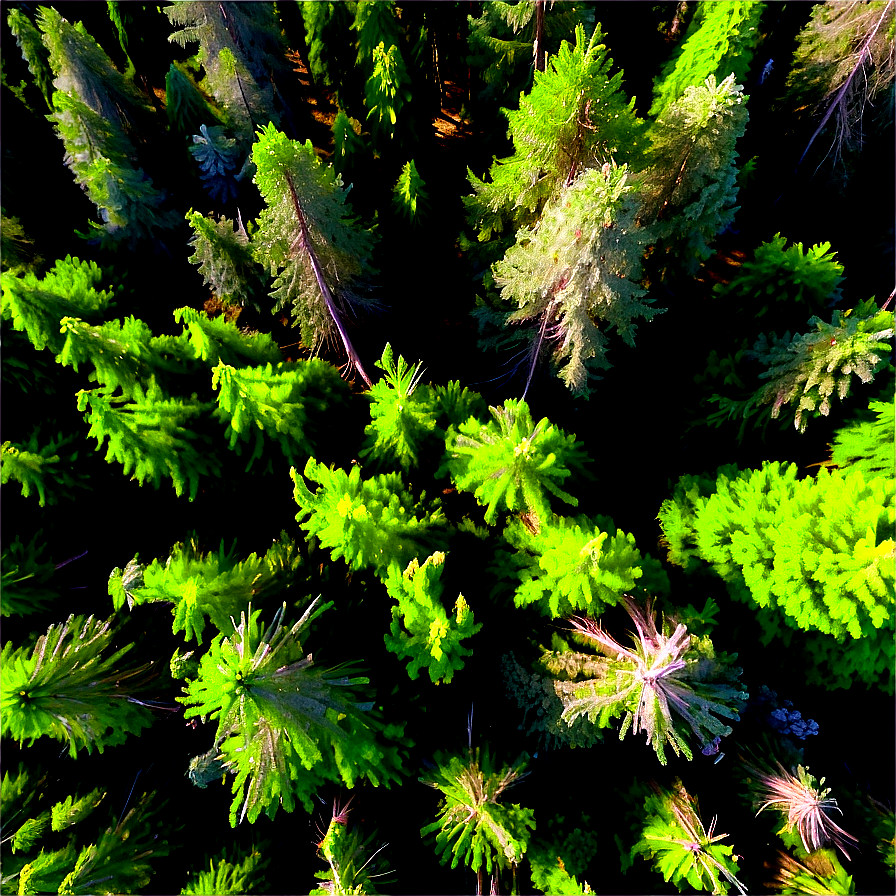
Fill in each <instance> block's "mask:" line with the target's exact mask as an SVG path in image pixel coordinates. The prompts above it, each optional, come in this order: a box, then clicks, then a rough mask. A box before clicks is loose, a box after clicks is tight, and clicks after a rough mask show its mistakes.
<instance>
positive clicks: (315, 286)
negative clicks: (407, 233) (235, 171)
mask: <svg viewBox="0 0 896 896" xmlns="http://www.w3.org/2000/svg"><path fill="white" fill-rule="evenodd" d="M253 159H254V161H255V164H256V166H257V169H258V171H257V173H256V175H255V183H256V184H257V185H258V188H259V190H260V191H261V194H262V196H263V197H264V200H265V203H266V204H267V208H266V209H265V210H264V211H262V213H261V218H260V220H259V228H258V233H257V234H256V235H255V237H254V239H253V241H252V246H253V249H254V252H255V257H256V259H257V260H258V261H260V262H262V263H263V264H264V265H265V266H266V267H268V268H269V269H270V272H271V274H272V275H273V276H276V277H277V279H276V280H275V281H274V290H273V292H272V293H271V295H272V296H273V297H274V299H275V300H276V303H275V310H280V309H282V308H284V307H288V308H289V309H290V312H291V314H292V316H293V317H294V318H296V319H297V322H298V324H299V327H300V331H301V334H302V340H303V342H304V343H305V344H306V345H307V346H308V347H309V348H310V349H312V350H315V349H317V348H318V347H319V346H320V344H321V343H322V342H323V341H324V340H325V339H327V338H328V337H329V336H330V335H331V334H332V333H333V331H334V329H335V330H336V331H337V332H338V333H339V338H340V340H341V341H342V345H343V347H344V348H345V351H346V354H347V355H348V358H349V364H350V365H352V366H354V367H355V368H356V369H357V370H358V373H359V374H360V375H361V377H362V378H363V380H364V381H365V382H366V383H367V384H368V385H372V383H371V381H370V378H369V377H368V375H367V373H366V372H365V371H364V368H363V366H362V365H361V359H360V358H359V357H358V355H357V353H356V352H355V349H354V347H353V346H352V343H351V341H350V339H349V336H348V332H347V330H346V323H347V321H346V318H347V315H348V313H349V312H350V310H351V308H352V306H359V307H365V306H369V305H370V304H371V302H370V300H369V299H367V298H365V297H363V296H362V295H361V293H360V292H359V291H358V288H359V286H360V283H359V281H360V279H361V278H363V276H364V275H365V274H369V273H370V272H371V269H370V262H369V259H370V255H371V252H372V250H373V238H372V236H371V234H370V233H369V232H368V231H366V230H361V229H360V228H359V227H358V226H357V225H356V224H355V222H354V221H353V219H352V218H351V217H350V213H349V211H348V208H347V206H346V202H345V192H344V191H343V189H342V185H341V182H340V181H339V180H338V179H337V178H336V177H335V175H334V173H333V170H332V168H330V167H324V166H323V165H322V164H321V162H320V160H319V159H318V158H317V156H316V155H315V153H314V147H313V146H312V145H311V141H310V140H308V141H307V142H306V143H305V144H304V145H303V144H301V143H298V142H296V141H294V140H289V139H287V137H286V136H285V135H283V134H282V133H280V132H279V131H278V130H277V129H276V128H275V127H274V125H273V124H271V125H269V126H268V127H267V128H265V129H263V130H262V131H261V133H260V135H259V139H258V142H257V143H256V144H255V146H254V147H253Z"/></svg>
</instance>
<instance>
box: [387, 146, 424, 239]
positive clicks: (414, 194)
mask: <svg viewBox="0 0 896 896" xmlns="http://www.w3.org/2000/svg"><path fill="white" fill-rule="evenodd" d="M392 208H393V209H394V210H395V211H396V212H397V213H398V215H399V216H400V217H401V218H402V219H403V220H405V221H407V223H409V224H412V225H414V226H415V227H419V226H420V225H421V224H423V223H425V221H426V219H427V218H428V217H429V214H430V211H431V209H430V205H429V193H427V192H426V184H425V183H424V182H423V178H422V177H420V174H419V172H418V171H417V166H416V165H415V164H414V160H413V159H411V161H410V162H405V163H404V167H403V168H402V169H401V174H399V175H398V180H397V181H396V182H395V186H394V187H393V188H392Z"/></svg>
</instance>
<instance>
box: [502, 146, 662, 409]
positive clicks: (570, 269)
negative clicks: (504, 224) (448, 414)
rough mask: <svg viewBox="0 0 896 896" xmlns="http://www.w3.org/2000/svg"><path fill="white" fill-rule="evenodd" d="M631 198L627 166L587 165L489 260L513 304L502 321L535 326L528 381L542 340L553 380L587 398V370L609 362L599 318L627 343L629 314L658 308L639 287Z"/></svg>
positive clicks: (639, 245)
mask: <svg viewBox="0 0 896 896" xmlns="http://www.w3.org/2000/svg"><path fill="white" fill-rule="evenodd" d="M638 203H639V200H638V199H637V194H636V192H635V187H634V186H633V184H630V183H629V172H628V169H627V168H626V166H624V165H623V166H622V167H621V168H617V167H616V166H615V164H612V165H611V164H609V163H608V164H606V165H604V166H603V168H602V169H597V168H591V169H589V170H587V171H585V172H584V173H582V174H581V176H579V177H578V178H577V179H576V180H575V181H572V182H570V183H569V184H568V185H567V186H565V187H563V188H562V189H561V191H560V195H559V196H558V197H557V199H556V201H552V202H550V203H549V204H548V205H547V206H546V207H545V209H544V212H543V215H542V218H541V220H540V221H539V222H538V224H537V225H536V227H535V228H534V229H529V228H527V227H521V228H520V229H519V230H518V231H517V240H516V245H514V246H513V247H512V248H511V249H509V250H508V252H507V253H506V255H505V256H504V259H503V260H502V261H500V262H498V263H497V264H495V265H494V267H493V271H494V275H495V282H496V283H497V284H498V286H500V288H501V298H502V299H503V300H504V301H505V302H512V303H513V304H515V305H517V306H518V310H516V311H513V312H512V313H510V314H508V315H507V317H506V320H505V325H511V324H518V323H521V322H524V321H535V322H536V324H537V325H536V327H535V328H533V329H532V330H531V331H530V333H531V335H530V340H531V349H530V354H531V361H530V370H529V381H531V379H532V372H533V370H534V367H535V364H536V362H537V360H538V358H539V355H540V353H541V349H542V345H543V344H544V343H545V342H548V343H551V342H553V343H554V346H555V347H554V349H553V360H554V363H555V364H556V365H557V366H558V367H559V376H560V378H561V379H562V380H563V382H564V383H565V384H566V386H567V387H568V388H569V389H570V391H571V392H573V394H575V395H577V396H583V397H587V396H588V395H589V394H590V392H591V390H590V388H589V380H593V379H597V378H599V377H597V375H596V374H595V373H594V372H593V370H594V369H595V368H596V369H606V368H608V367H610V366H611V365H610V363H609V361H607V359H606V345H607V339H606V336H605V335H604V333H603V332H602V331H601V330H600V329H599V327H598V325H597V324H598V322H599V321H602V322H604V323H606V324H607V325H608V326H611V327H613V328H615V330H616V332H617V333H618V334H619V335H620V336H621V337H622V339H623V341H624V342H625V343H626V344H627V345H632V346H633V345H634V344H635V333H636V331H637V325H636V324H634V323H633V321H634V319H635V318H638V317H642V318H644V319H645V320H650V319H651V318H653V317H654V316H655V315H656V314H658V313H659V312H660V311H661V310H662V309H657V308H651V307H650V306H651V304H652V302H653V299H651V298H644V296H646V294H647V291H646V290H645V289H643V288H642V287H640V286H639V285H638V280H639V279H640V277H641V258H642V256H643V253H644V247H645V245H646V244H647V243H648V242H649V241H650V240H651V234H650V232H649V231H648V230H646V229H644V228H640V227H638V226H637V225H636V217H637V210H638ZM561 362H565V363H563V366H560V365H561ZM527 388H528V382H527Z"/></svg>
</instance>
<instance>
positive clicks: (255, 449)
mask: <svg viewBox="0 0 896 896" xmlns="http://www.w3.org/2000/svg"><path fill="white" fill-rule="evenodd" d="M273 347H274V348H276V346H273ZM212 387H213V388H215V389H218V390H219V391H218V409H217V411H216V412H215V415H216V416H217V417H218V418H219V419H221V420H224V421H225V422H226V423H227V437H228V438H229V439H230V447H231V448H233V449H235V450H236V451H237V453H239V454H242V453H243V445H244V443H246V442H248V443H249V444H250V445H251V446H252V453H251V454H250V455H249V459H248V461H247V463H246V470H247V471H248V470H250V469H251V468H252V466H253V464H254V463H255V461H256V460H259V459H262V458H264V459H265V467H264V469H265V472H271V470H272V469H273V466H274V462H273V461H272V459H271V458H270V457H269V456H268V457H265V449H266V448H269V447H271V446H273V445H276V446H277V447H278V448H279V449H280V451H281V452H282V456H283V458H285V461H286V463H288V464H290V465H295V464H298V463H299V462H300V461H301V460H305V459H307V458H308V457H309V456H310V455H313V454H314V453H315V451H316V447H317V437H318V436H319V434H320V432H321V430H322V429H323V425H324V420H325V419H326V417H325V415H327V414H334V413H338V412H339V409H340V407H344V406H345V403H346V399H347V396H348V387H347V386H346V385H345V382H344V381H343V380H342V379H341V378H340V376H339V372H338V371H337V370H336V368H335V367H333V366H332V365H330V364H326V363H324V362H323V361H319V360H316V359H312V360H310V361H295V362H281V363H279V364H277V365H276V366H273V365H271V364H267V365H265V366H264V367H241V368H235V367H229V366H227V365H226V364H224V363H223V362H222V363H220V364H218V366H217V367H215V368H214V370H213V371H212Z"/></svg>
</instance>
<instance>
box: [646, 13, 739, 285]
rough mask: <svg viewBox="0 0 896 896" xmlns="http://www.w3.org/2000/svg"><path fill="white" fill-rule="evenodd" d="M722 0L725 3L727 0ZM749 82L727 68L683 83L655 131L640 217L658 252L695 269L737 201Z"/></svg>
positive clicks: (692, 271)
mask: <svg viewBox="0 0 896 896" xmlns="http://www.w3.org/2000/svg"><path fill="white" fill-rule="evenodd" d="M722 5H724V4H722ZM747 118H748V115H747V109H746V103H745V98H744V96H743V88H742V87H740V86H739V85H738V84H736V83H735V80H734V76H733V75H729V76H728V77H727V78H725V79H724V80H723V81H720V82H719V83H718V84H717V83H716V79H715V77H714V76H713V75H710V76H709V77H708V78H707V79H706V81H705V82H704V83H701V84H699V85H695V86H689V87H687V88H685V91H684V93H683V94H682V95H681V97H679V98H678V99H677V100H675V102H673V103H671V104H670V105H669V106H667V107H666V109H665V110H664V111H663V113H662V114H661V115H660V117H659V120H658V121H657V122H656V124H655V125H654V126H653V128H652V130H651V132H650V139H651V150H650V155H649V168H648V170H647V172H646V174H645V175H644V187H643V189H642V195H643V202H644V208H643V210H642V211H641V213H640V217H639V220H640V221H641V222H643V223H647V224H652V225H653V228H652V229H653V233H654V236H655V239H656V240H657V247H656V250H655V251H656V252H658V253H660V254H661V257H662V256H665V255H668V254H673V255H676V256H678V257H679V259H680V264H681V267H682V268H683V270H684V271H685V272H686V273H688V274H695V273H696V272H697V270H698V268H699V266H700V264H701V262H703V261H705V260H706V259H707V258H709V257H710V256H711V255H712V252H713V250H712V242H713V240H714V239H715V238H716V237H717V236H718V235H719V234H720V233H722V231H724V230H725V229H726V228H727V227H729V226H730V225H731V223H732V222H733V221H734V215H735V213H736V212H737V210H738V209H737V207H736V206H735V205H734V203H735V202H736V200H737V193H738V182H737V174H738V171H737V165H736V164H735V163H736V159H737V152H736V150H735V145H736V143H737V141H738V139H739V138H740V137H742V136H743V134H744V130H745V129H746V126H747Z"/></svg>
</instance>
